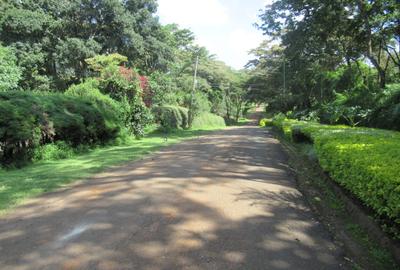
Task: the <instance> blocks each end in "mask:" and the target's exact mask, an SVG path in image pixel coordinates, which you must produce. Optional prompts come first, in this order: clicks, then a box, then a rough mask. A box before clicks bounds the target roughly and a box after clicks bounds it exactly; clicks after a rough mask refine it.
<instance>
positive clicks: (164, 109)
mask: <svg viewBox="0 0 400 270" xmlns="http://www.w3.org/2000/svg"><path fill="white" fill-rule="evenodd" d="M188 112H189V111H188V109H186V108H183V107H179V106H169V105H166V106H159V107H154V108H153V113H154V115H155V118H156V122H157V123H159V124H160V125H161V126H162V127H163V128H164V129H166V130H170V129H186V128H188V120H189V115H188Z"/></svg>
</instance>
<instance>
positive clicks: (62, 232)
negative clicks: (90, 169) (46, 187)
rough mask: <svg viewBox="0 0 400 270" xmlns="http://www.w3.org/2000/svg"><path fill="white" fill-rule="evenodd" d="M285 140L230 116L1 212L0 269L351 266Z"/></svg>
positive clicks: (308, 268) (333, 267) (279, 268)
mask: <svg viewBox="0 0 400 270" xmlns="http://www.w3.org/2000/svg"><path fill="white" fill-rule="evenodd" d="M288 172H289V170H288V167H287V163H286V160H285V155H284V153H283V152H282V149H281V146H280V144H279V142H278V141H277V140H276V139H274V138H273V137H272V136H271V134H269V133H268V131H266V130H264V129H260V128H257V127H255V126H244V127H235V128H228V129H225V130H222V131H217V132H214V133H212V134H210V135H206V136H202V137H199V138H196V139H193V140H189V141H185V142H183V143H180V144H177V145H173V146H170V147H166V148H164V149H163V150H161V151H159V152H157V153H155V154H153V155H151V156H149V157H147V158H145V159H143V160H141V161H137V162H132V163H131V164H127V165H125V166H121V167H118V168H113V169H111V170H108V171H106V172H104V173H101V174H97V175H95V176H94V177H92V178H91V179H88V180H87V181H83V182H80V183H77V184H75V185H71V186H70V187H68V188H67V189H63V190H59V191H56V192H52V193H48V194H46V195H44V196H40V197H38V198H36V199H34V200H31V201H30V202H29V203H27V204H24V205H22V206H20V207H18V208H17V209H15V210H14V211H13V212H12V213H11V214H8V215H6V216H3V217H1V218H0V269H3V270H5V269H13V270H14V269H20V270H28V269H107V270H109V269H140V270H141V269H143V270H153V269H154V270H156V269H157V270H158V269H165V270H174V269H193V270H200V269H224V270H226V269H249V270H250V269H260V270H261V269H263V270H264V269H277V270H282V269H296V270H300V269H307V270H313V269H315V270H320V269H343V268H344V266H343V260H342V257H343V253H342V251H341V249H340V248H338V247H337V246H336V245H335V244H334V242H333V241H332V239H331V237H330V235H329V233H328V232H327V231H326V230H325V228H324V227H323V226H322V225H321V224H320V223H319V222H318V221H317V220H316V219H315V218H314V216H313V213H312V212H311V210H310V209H309V207H308V206H307V204H306V203H305V201H304V198H303V197H302V194H301V193H300V192H299V191H298V190H297V189H296V184H295V181H294V179H293V178H292V176H291V175H290V174H289V173H288Z"/></svg>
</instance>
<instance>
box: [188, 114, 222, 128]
mask: <svg viewBox="0 0 400 270" xmlns="http://www.w3.org/2000/svg"><path fill="white" fill-rule="evenodd" d="M207 127H226V124H225V120H224V118H222V117H221V116H219V115H216V114H213V113H208V112H203V113H200V114H199V115H197V116H196V117H195V118H194V120H193V123H192V128H197V129H199V128H207Z"/></svg>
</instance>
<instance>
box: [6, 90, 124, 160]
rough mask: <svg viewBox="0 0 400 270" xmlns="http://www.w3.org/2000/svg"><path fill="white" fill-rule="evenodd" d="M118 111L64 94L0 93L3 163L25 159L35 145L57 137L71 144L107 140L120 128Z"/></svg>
mask: <svg viewBox="0 0 400 270" xmlns="http://www.w3.org/2000/svg"><path fill="white" fill-rule="evenodd" d="M119 125H120V123H119V119H118V115H117V114H116V113H115V112H114V111H113V110H112V109H111V108H109V107H108V106H107V105H106V104H104V103H102V102H101V101H98V102H93V101H90V100H87V99H84V98H79V97H72V96H66V95H63V94H39V93H33V92H22V91H12V92H3V93H0V164H2V165H9V164H13V163H24V162H26V161H28V160H30V159H31V158H32V157H33V154H34V149H35V148H37V147H38V146H40V145H44V144H47V143H51V142H55V141H64V142H66V143H68V144H71V145H72V146H77V145H80V144H97V143H104V142H107V141H109V140H111V139H114V138H115V137H116V136H117V134H118V132H119V128H120V126H119Z"/></svg>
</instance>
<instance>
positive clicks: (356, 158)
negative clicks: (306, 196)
mask: <svg viewBox="0 0 400 270" xmlns="http://www.w3.org/2000/svg"><path fill="white" fill-rule="evenodd" d="M273 124H274V125H275V126H276V127H278V128H279V129H280V130H281V131H283V133H284V134H285V136H287V137H288V138H290V139H292V140H293V141H304V140H308V141H310V142H312V143H313V144H314V148H315V151H316V153H317V156H318V159H319V163H320V165H321V167H322V168H323V169H324V170H325V171H327V172H328V173H329V174H330V176H331V177H332V178H333V179H334V180H335V181H336V182H338V183H339V184H340V185H342V186H343V187H345V188H346V189H347V190H349V191H350V192H351V193H352V194H354V195H355V196H356V197H358V198H359V199H360V200H361V201H362V202H363V203H365V204H366V205H367V206H369V207H371V208H372V209H374V210H375V211H376V213H378V214H379V215H382V216H386V217H389V218H390V219H392V220H393V221H394V222H395V224H396V226H400V133H399V132H395V131H387V130H380V129H372V128H351V127H348V126H329V125H321V124H318V123H312V122H304V121H296V120H288V119H282V118H278V119H275V120H274V121H273Z"/></svg>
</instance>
